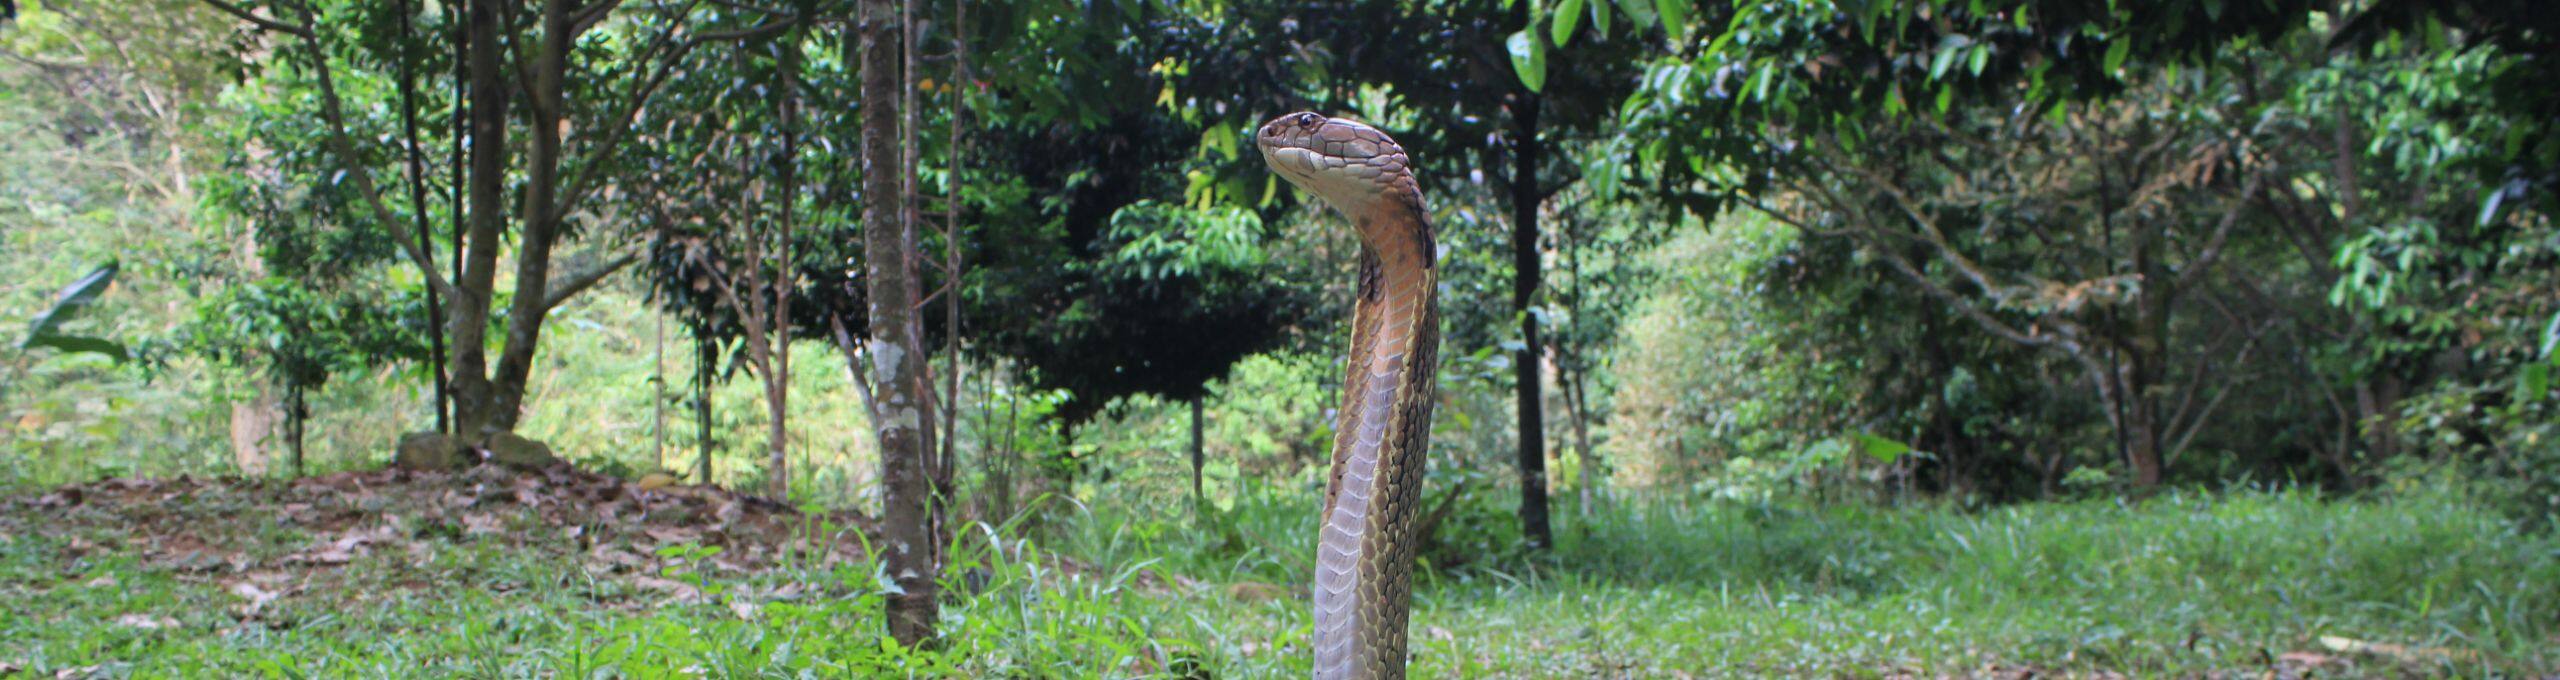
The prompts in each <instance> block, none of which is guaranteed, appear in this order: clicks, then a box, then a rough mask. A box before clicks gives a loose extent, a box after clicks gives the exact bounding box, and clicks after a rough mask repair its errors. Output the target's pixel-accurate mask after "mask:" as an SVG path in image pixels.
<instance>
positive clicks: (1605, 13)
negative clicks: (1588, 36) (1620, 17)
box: [1591, 0, 1609, 36]
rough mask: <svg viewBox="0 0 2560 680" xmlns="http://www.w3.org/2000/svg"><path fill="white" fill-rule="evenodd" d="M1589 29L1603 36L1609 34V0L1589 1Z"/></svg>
mask: <svg viewBox="0 0 2560 680" xmlns="http://www.w3.org/2000/svg"><path fill="white" fill-rule="evenodd" d="M1591 30H1594V31H1599V32H1600V35H1604V36H1605V35H1608V34H1609V0H1598V1H1597V2H1593V3H1591Z"/></svg>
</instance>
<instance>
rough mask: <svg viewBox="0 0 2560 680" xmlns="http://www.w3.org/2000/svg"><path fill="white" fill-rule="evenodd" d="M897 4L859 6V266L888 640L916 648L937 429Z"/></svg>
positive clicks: (924, 599) (928, 630) (925, 628)
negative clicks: (864, 293) (910, 215)
mask: <svg viewBox="0 0 2560 680" xmlns="http://www.w3.org/2000/svg"><path fill="white" fill-rule="evenodd" d="M900 10H901V3H899V2H897V1H896V0H862V1H861V21H860V27H859V29H858V30H859V31H860V32H861V36H860V40H859V43H858V47H857V49H858V50H859V52H860V54H859V63H860V64H861V71H862V85H861V87H862V166H863V174H862V184H863V198H864V204H863V207H862V232H863V265H864V267H865V268H866V269H867V270H868V271H867V274H868V275H867V276H866V278H867V279H868V280H869V285H870V291H869V292H870V299H869V305H870V307H869V310H868V311H869V312H870V323H871V328H870V332H871V340H870V343H869V345H870V347H869V349H870V351H869V352H867V354H868V355H870V357H871V361H872V371H871V374H872V377H873V379H875V380H876V381H878V384H877V385H876V386H875V387H874V388H873V391H874V392H875V394H876V396H877V397H878V399H879V410H877V411H875V412H873V413H872V414H871V421H872V427H873V428H874V429H875V430H877V431H878V432H879V436H880V462H881V478H882V489H883V491H884V494H883V495H884V498H883V505H884V506H885V507H884V508H882V512H881V517H882V533H883V534H884V538H885V539H886V546H885V548H886V549H885V550H883V551H882V553H883V557H884V558H885V559H886V568H887V570H888V571H889V574H890V578H891V579H893V580H894V581H895V583H896V584H897V585H898V589H899V592H895V593H892V594H890V595H889V597H888V600H887V610H888V611H887V614H888V616H887V619H888V628H889V635H890V637H892V638H895V639H896V640H897V641H898V642H899V643H900V644H904V645H908V646H915V645H918V644H922V643H924V642H925V641H927V640H929V639H931V638H932V637H933V636H934V624H935V620H936V619H938V618H940V605H939V603H938V601H937V597H936V593H935V585H936V584H935V581H934V577H935V575H936V574H937V573H938V572H939V569H940V565H938V564H935V563H934V562H935V560H934V559H933V556H934V555H935V553H936V541H935V538H934V536H933V531H932V527H931V524H930V522H931V517H932V514H931V513H932V508H931V504H932V503H933V498H932V497H931V496H932V493H933V488H932V487H933V479H932V471H933V466H932V464H931V461H929V460H927V456H928V451H929V448H928V447H929V446H930V444H929V442H928V441H927V435H926V432H925V428H927V427H930V423H932V422H933V413H932V408H933V404H932V401H931V399H932V398H931V396H930V395H929V394H927V391H928V390H930V389H931V386H930V385H929V384H928V383H927V382H926V381H927V380H928V379H929V376H928V375H927V374H926V370H925V367H924V362H925V358H926V357H925V347H924V343H923V338H922V337H921V336H922V335H923V333H922V332H921V330H922V329H920V328H918V327H917V324H918V321H919V319H918V318H917V316H916V314H915V303H916V291H915V288H914V283H915V273H914V271H913V270H912V269H910V267H909V264H908V263H909V262H911V261H912V259H913V255H914V248H913V242H912V241H910V240H909V239H908V238H907V237H906V230H905V228H904V227H905V225H904V222H905V219H904V218H905V217H906V209H905V206H904V203H905V201H904V200H903V198H904V196H903V194H904V192H903V191H902V187H903V186H904V178H903V175H904V174H905V173H904V172H902V170H903V168H904V167H905V164H904V162H903V149H901V148H900V147H901V146H902V145H901V144H900V143H899V141H900V133H899V127H900V123H901V119H902V118H903V116H902V112H901V111H900V110H899V109H900V106H899V104H898V102H899V101H900V100H899V97H900V95H901V94H902V92H901V91H900V90H901V89H902V84H903V83H904V82H905V78H904V77H903V74H901V73H900V69H899V61H900V57H901V55H902V52H903V48H902V45H903V44H904V42H905V40H904V36H903V33H904V32H905V27H904V25H903V22H902V21H901V17H900Z"/></svg>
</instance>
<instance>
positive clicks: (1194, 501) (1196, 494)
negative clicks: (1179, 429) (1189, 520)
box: [1191, 397, 1209, 508]
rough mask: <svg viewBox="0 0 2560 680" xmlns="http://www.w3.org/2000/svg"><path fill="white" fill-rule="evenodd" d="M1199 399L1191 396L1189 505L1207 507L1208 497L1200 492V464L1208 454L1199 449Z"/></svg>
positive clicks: (1200, 399)
mask: <svg viewBox="0 0 2560 680" xmlns="http://www.w3.org/2000/svg"><path fill="white" fill-rule="evenodd" d="M1201 401H1203V398H1202V397H1192V398H1191V507H1194V508H1205V507H1208V505H1207V504H1208V502H1209V497H1208V496H1206V495H1203V494H1202V493H1201V492H1200V466H1201V464H1202V463H1203V462H1204V461H1206V460H1207V458H1208V456H1207V455H1206V454H1204V453H1202V452H1201V450H1200V449H1201V441H1202V437H1201V432H1200V402H1201Z"/></svg>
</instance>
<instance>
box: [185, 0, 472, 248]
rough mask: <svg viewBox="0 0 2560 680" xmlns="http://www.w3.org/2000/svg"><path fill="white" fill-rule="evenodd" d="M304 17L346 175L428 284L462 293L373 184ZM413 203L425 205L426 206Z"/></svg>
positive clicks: (333, 142) (306, 14)
mask: <svg viewBox="0 0 2560 680" xmlns="http://www.w3.org/2000/svg"><path fill="white" fill-rule="evenodd" d="M206 1H207V2H212V1H214V0H206ZM302 21H303V25H302V27H301V32H300V33H296V35H300V36H303V41H302V42H303V44H304V45H306V46H309V47H310V48H311V61H312V65H313V66H312V67H313V69H314V70H315V73H314V74H313V75H314V77H315V78H316V79H317V80H318V81H319V85H320V117H321V119H322V120H323V121H325V122H327V123H328V124H329V147H330V149H331V150H332V151H335V152H336V153H337V156H338V162H339V163H342V164H345V165H346V168H345V169H346V173H347V177H348V178H349V179H352V180H354V181H355V185H356V193H357V194H358V195H361V196H363V197H364V200H365V203H366V205H368V206H371V207H372V208H373V218H374V221H377V222H381V223H382V224H383V226H384V227H385V228H388V229H390V230H391V240H392V241H394V242H397V243H399V244H400V249H401V250H402V251H404V252H407V253H408V254H409V260H410V261H411V262H413V263H416V264H417V265H418V270H419V272H421V273H423V274H424V275H425V276H426V281H427V285H429V286H433V287H434V288H435V289H436V290H437V291H439V292H441V293H443V294H444V295H446V296H448V297H451V296H458V295H460V292H458V291H456V290H454V287H453V282H452V281H448V280H446V279H445V278H444V274H443V273H442V272H438V271H436V268H435V267H433V266H429V265H428V264H427V263H430V262H434V261H435V258H434V257H433V256H432V255H429V254H428V253H427V252H426V251H425V250H424V249H422V248H420V247H419V245H418V238H417V235H415V234H411V233H409V225H408V224H406V223H403V222H401V221H400V220H399V219H397V218H394V217H393V216H392V214H391V206H390V204H388V203H384V202H383V200H382V191H381V189H379V188H377V187H375V186H374V184H373V173H371V172H369V171H367V170H366V169H365V167H364V162H363V156H361V155H358V154H357V153H356V145H355V139H354V137H352V136H350V135H348V134H347V116H346V111H345V109H344V106H345V105H344V104H343V103H341V102H340V101H339V99H338V86H337V80H336V78H335V77H334V76H332V75H331V74H330V72H329V51H328V50H326V49H322V48H321V45H320V40H319V38H316V37H312V36H315V35H317V34H318V33H319V30H318V28H317V21H316V20H315V19H313V18H312V16H311V14H310V10H309V9H308V8H305V9H304V10H303V15H302ZM412 207H413V208H418V209H424V207H423V206H412Z"/></svg>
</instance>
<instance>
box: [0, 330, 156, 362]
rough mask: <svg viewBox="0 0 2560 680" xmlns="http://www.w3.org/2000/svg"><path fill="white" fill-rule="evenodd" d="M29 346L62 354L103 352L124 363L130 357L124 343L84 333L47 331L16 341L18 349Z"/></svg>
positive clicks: (108, 356) (110, 357)
mask: <svg viewBox="0 0 2560 680" xmlns="http://www.w3.org/2000/svg"><path fill="white" fill-rule="evenodd" d="M30 347H51V348H53V349H54V350H55V351H59V352H62V353H63V354H80V353H83V352H87V353H91V354H104V355H107V358H109V359H114V360H116V363H124V361H125V360H126V359H130V358H132V357H131V356H130V355H127V354H126V353H125V349H124V345H122V344H118V343H117V342H116V341H114V340H108V339H106V338H92V337H89V336H85V335H60V334H51V333H48V334H45V335H40V336H36V337H32V338H27V341H26V342H22V343H18V348H19V349H26V348H30Z"/></svg>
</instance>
